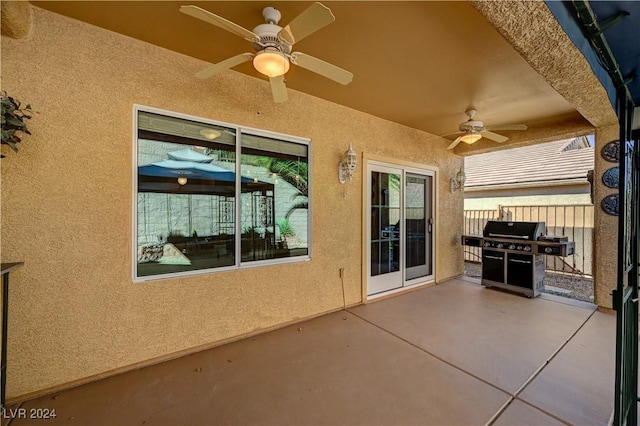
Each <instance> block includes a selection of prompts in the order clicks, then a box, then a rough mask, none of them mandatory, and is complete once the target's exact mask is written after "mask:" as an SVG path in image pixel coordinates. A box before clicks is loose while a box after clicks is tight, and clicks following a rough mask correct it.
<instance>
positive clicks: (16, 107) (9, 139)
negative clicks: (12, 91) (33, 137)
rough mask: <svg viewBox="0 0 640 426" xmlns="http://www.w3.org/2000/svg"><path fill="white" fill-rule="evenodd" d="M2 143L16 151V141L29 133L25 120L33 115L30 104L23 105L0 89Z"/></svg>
mask: <svg viewBox="0 0 640 426" xmlns="http://www.w3.org/2000/svg"><path fill="white" fill-rule="evenodd" d="M0 94H1V95H2V144H6V145H9V146H10V147H11V149H12V150H14V151H15V152H18V143H19V142H20V141H22V138H23V137H24V135H30V134H31V132H29V129H27V123H25V120H30V119H31V117H33V111H32V110H31V105H30V104H27V105H24V106H23V104H22V102H20V101H19V100H17V99H15V98H12V97H11V96H8V95H7V92H5V91H4V90H2V91H1V92H0Z"/></svg>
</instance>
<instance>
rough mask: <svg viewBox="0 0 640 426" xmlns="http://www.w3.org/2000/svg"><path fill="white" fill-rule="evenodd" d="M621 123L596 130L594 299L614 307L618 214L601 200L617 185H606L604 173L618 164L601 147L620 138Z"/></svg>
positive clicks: (600, 303) (615, 190)
mask: <svg viewBox="0 0 640 426" xmlns="http://www.w3.org/2000/svg"><path fill="white" fill-rule="evenodd" d="M619 137H620V127H619V126H618V125H612V126H604V127H601V128H599V129H597V131H596V147H595V153H596V155H595V168H594V178H593V182H594V186H595V188H594V200H593V201H594V205H595V209H594V211H595V214H594V221H595V223H594V247H593V249H594V256H593V257H594V259H596V261H595V262H594V283H595V285H594V301H595V303H596V304H597V305H598V306H601V307H605V308H613V299H612V298H611V291H613V289H614V288H616V284H617V274H618V265H617V253H618V216H612V215H610V214H607V213H605V212H604V211H603V210H602V208H601V207H600V204H601V203H602V200H603V198H604V197H606V196H607V195H609V194H615V193H616V192H618V190H617V189H611V188H608V187H606V186H605V185H604V184H603V183H602V175H603V174H604V172H606V171H607V169H609V168H610V167H613V166H616V165H618V164H617V163H610V162H608V161H606V160H605V159H604V158H602V155H601V150H602V147H604V146H605V145H606V144H607V143H609V142H611V141H615V140H618V139H619ZM612 254H615V255H612Z"/></svg>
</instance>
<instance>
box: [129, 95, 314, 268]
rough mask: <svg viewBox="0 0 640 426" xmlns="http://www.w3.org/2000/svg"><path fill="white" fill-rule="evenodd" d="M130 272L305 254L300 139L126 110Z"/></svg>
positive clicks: (304, 167) (305, 158)
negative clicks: (132, 181)
mask: <svg viewBox="0 0 640 426" xmlns="http://www.w3.org/2000/svg"><path fill="white" fill-rule="evenodd" d="M134 118H135V122H136V137H135V162H134V163H135V167H136V171H135V173H136V175H137V179H136V185H135V197H136V203H135V221H134V222H135V223H134V228H135V232H134V235H135V244H134V247H135V260H134V279H135V280H148V279H154V278H164V277H171V276H175V275H187V274H194V273H203V272H212V271H220V270H229V269H236V268H242V267H245V266H256V265H260V264H273V263H278V262H280V263H281V262H288V261H293V260H305V259H308V258H309V247H310V244H309V243H310V241H309V236H310V228H309V145H308V140H306V139H302V138H296V137H292V136H285V135H277V134H273V133H269V132H264V131H259V130H255V129H246V128H243V127H240V126H234V125H229V124H222V123H217V122H213V121H210V120H205V119H198V118H195V117H185V116H181V115H178V114H172V113H168V112H166V111H159V110H154V109H150V108H142V107H136V108H135V109H134Z"/></svg>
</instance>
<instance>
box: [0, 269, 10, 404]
mask: <svg viewBox="0 0 640 426" xmlns="http://www.w3.org/2000/svg"><path fill="white" fill-rule="evenodd" d="M8 320H9V273H6V274H3V275H2V365H1V368H0V370H2V383H0V404H1V405H0V406H1V407H2V408H4V401H5V395H6V389H7V334H8V332H7V329H8Z"/></svg>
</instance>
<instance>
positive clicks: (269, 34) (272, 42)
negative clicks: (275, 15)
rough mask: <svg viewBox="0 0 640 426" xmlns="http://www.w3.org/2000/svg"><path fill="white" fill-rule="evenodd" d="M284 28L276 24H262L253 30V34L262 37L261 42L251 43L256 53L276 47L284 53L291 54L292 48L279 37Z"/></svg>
mask: <svg viewBox="0 0 640 426" xmlns="http://www.w3.org/2000/svg"><path fill="white" fill-rule="evenodd" d="M280 30H282V27H281V26H279V25H276V24H260V25H258V26H257V27H255V28H254V29H253V32H254V33H255V34H256V35H257V36H258V37H260V41H259V42H256V43H251V44H252V45H253V48H254V49H255V50H256V52H259V51H261V50H263V49H264V48H265V47H275V48H276V49H278V50H279V51H281V52H283V53H291V46H289V45H288V44H286V43H283V42H282V40H280V38H279V37H278V33H279V32H280Z"/></svg>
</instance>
